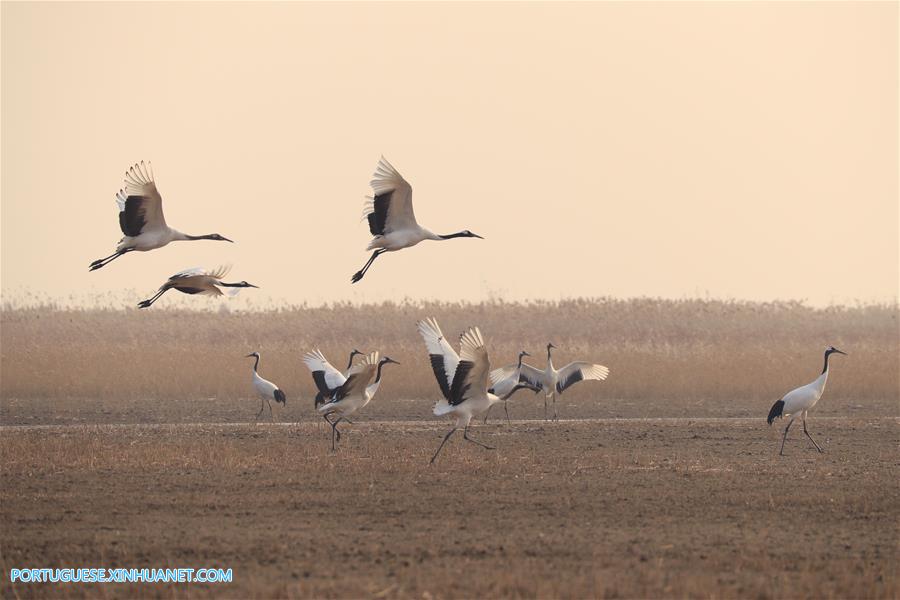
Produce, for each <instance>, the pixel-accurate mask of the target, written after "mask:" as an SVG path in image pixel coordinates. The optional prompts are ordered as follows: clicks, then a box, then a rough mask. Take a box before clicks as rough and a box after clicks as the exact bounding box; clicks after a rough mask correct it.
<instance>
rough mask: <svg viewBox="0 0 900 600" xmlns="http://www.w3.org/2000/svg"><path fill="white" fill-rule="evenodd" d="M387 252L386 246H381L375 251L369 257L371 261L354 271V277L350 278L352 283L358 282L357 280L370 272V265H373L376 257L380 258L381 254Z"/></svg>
mask: <svg viewBox="0 0 900 600" xmlns="http://www.w3.org/2000/svg"><path fill="white" fill-rule="evenodd" d="M385 252H387V250H385V249H384V248H379V249H378V250H376V251H375V252H373V253H372V256H371V257H370V258H369V262H367V263H366V264H365V266H364V267H363V268H362V269H360V270H359V271H357V272H356V273H354V274H353V277H351V278H350V281H351V282H352V283H356V282H357V281H359V280H360V279H362V278H363V277H364V276H365V274H366V272H368V270H369V267H371V266H372V263H373V262H375V259H376V258H378V257H379V256H381V255H382V254H384V253H385Z"/></svg>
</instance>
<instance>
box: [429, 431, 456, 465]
mask: <svg viewBox="0 0 900 600" xmlns="http://www.w3.org/2000/svg"><path fill="white" fill-rule="evenodd" d="M455 431H456V427H454V428H453V429H451V430H450V431H448V432H447V435H445V436H444V441H443V442H441V445H440V446H438V449H437V452H435V453H434V456H432V457H431V462H430V463H428V464H433V463H434V459H436V458H437V457H438V454H440V453H441V448H443V447H444V444H446V443H447V440H449V439H450V436H451V435H453V433H454V432H455Z"/></svg>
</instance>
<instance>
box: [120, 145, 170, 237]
mask: <svg viewBox="0 0 900 600" xmlns="http://www.w3.org/2000/svg"><path fill="white" fill-rule="evenodd" d="M116 204H118V205H119V227H121V228H122V233H124V234H125V235H127V236H130V237H135V236H138V235H140V234H141V233H142V232H144V231H151V230H153V229H158V228H162V227H165V226H166V219H165V217H164V216H163V210H162V196H160V195H159V191H158V190H157V189H156V182H155V181H154V180H153V168H152V167H151V166H150V163H147V164H146V165H144V162H143V161H141V162H140V163H137V164H136V165H134V166H133V167H131V168H130V169H128V170H127V171H125V189H124V190H119V191H118V193H116Z"/></svg>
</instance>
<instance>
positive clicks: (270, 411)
mask: <svg viewBox="0 0 900 600" xmlns="http://www.w3.org/2000/svg"><path fill="white" fill-rule="evenodd" d="M266 404H268V405H269V416H270V417H271V418H272V422H273V423H274V422H275V413H274V412H273V411H272V403H271V402H269V399H268V398H266Z"/></svg>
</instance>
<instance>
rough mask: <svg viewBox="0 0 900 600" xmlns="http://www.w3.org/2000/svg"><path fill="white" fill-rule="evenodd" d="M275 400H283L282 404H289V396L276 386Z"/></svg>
mask: <svg viewBox="0 0 900 600" xmlns="http://www.w3.org/2000/svg"><path fill="white" fill-rule="evenodd" d="M274 396H275V402H281V404H287V397H286V396H285V395H284V392H282V391H281V390H279V389H278V388H275V392H274Z"/></svg>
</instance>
